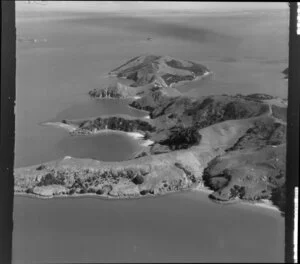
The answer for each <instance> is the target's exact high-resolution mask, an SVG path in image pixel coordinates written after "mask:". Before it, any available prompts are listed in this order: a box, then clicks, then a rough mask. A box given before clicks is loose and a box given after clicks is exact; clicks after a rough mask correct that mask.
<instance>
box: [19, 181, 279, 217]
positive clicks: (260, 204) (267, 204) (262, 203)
mask: <svg viewBox="0 0 300 264" xmlns="http://www.w3.org/2000/svg"><path fill="white" fill-rule="evenodd" d="M188 192H202V193H205V194H208V193H211V192H212V190H210V189H208V188H207V187H200V188H199V187H198V186H197V187H195V188H188V189H182V190H178V191H168V192H165V193H159V194H156V195H139V196H132V197H130V196H128V197H120V196H109V195H98V194H96V193H85V194H72V195H68V194H61V195H53V196H41V195H36V194H30V193H23V192H15V193H14V196H15V197H24V198H31V199H42V200H49V199H85V198H90V199H100V200H103V201H116V200H140V199H155V198H158V197H162V196H168V195H176V194H180V193H188ZM208 199H209V198H208ZM209 200H210V202H214V203H217V204H220V205H224V206H230V205H235V204H240V205H242V206H244V205H246V206H251V207H253V206H254V207H260V208H262V209H268V210H271V211H276V212H278V213H280V210H279V209H278V208H277V207H276V206H275V205H273V204H272V202H271V201H270V200H266V199H262V200H260V201H255V202H254V201H243V200H240V199H236V200H234V201H229V202H217V201H214V200H211V199H209Z"/></svg>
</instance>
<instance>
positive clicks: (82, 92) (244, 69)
mask: <svg viewBox="0 0 300 264" xmlns="http://www.w3.org/2000/svg"><path fill="white" fill-rule="evenodd" d="M70 15H72V17H71V18H70V17H66V16H64V13H59V14H56V15H55V13H51V14H49V15H48V16H47V14H46V13H44V14H43V15H39V14H38V13H34V12H32V13H30V12H28V13H26V14H25V15H24V14H22V13H20V12H19V13H17V20H16V22H17V34H18V35H19V36H20V37H26V38H37V39H39V38H40V39H43V38H45V39H47V42H40V43H30V42H18V43H17V78H16V80H17V102H16V147H15V166H16V167H21V166H27V165H33V164H37V163H41V162H45V161H49V160H53V159H59V158H61V157H63V156H64V155H70V156H76V155H77V154H78V151H77V149H78V148H82V147H83V145H82V142H83V140H82V139H78V140H77V139H69V136H68V134H67V133H65V131H61V130H60V129H56V128H50V127H47V128H45V127H41V126H40V125H39V124H40V122H45V121H49V120H61V119H64V118H66V119H67V118H82V117H90V116H99V115H101V114H115V113H128V114H131V115H134V116H143V115H144V113H140V112H138V111H134V110H132V109H129V108H128V107H127V106H126V102H120V101H113V100H102V101H97V102H96V101H92V100H90V99H89V98H88V96H87V92H88V91H89V90H91V89H94V88H98V87H103V86H106V85H108V83H109V79H108V78H106V77H105V76H106V75H107V73H108V72H109V71H110V70H111V69H114V68H116V67H117V66H119V65H120V64H122V63H124V62H125V61H127V60H128V59H130V58H131V57H134V56H137V55H140V54H145V53H148V54H150V53H152V54H161V55H170V56H174V57H178V58H181V59H187V60H195V61H199V62H201V63H203V64H205V65H207V66H208V67H210V68H211V70H213V71H214V72H215V76H214V79H213V80H207V81H203V82H196V83H193V84H189V85H185V86H183V87H181V88H180V90H181V91H183V92H187V94H189V95H192V96H199V95H208V94H223V93H227V94H231V93H244V94H248V93H253V92H265V93H269V94H273V95H278V96H280V97H286V95H287V83H286V81H285V80H284V79H283V76H282V74H281V71H282V70H283V69H284V68H285V67H287V58H288V46H287V39H288V12H287V11H284V10H283V11H272V12H271V11H270V12H265V13H260V12H254V13H251V12H249V13H248V14H243V16H239V15H236V14H234V15H230V14H229V15H223V16H218V15H217V17H216V14H212V15H211V16H209V15H207V14H206V15H201V14H198V15H186V16H185V15H180V16H162V15H161V16H145V17H142V16H132V15H120V14H101V15H99V14H89V15H87V14H84V13H82V14H81V13H76V14H69V16H70ZM271 33H272V34H271ZM147 37H151V38H152V41H146V39H147ZM270 43H272V45H270ZM101 137H102V136H98V137H95V138H94V139H87V140H85V141H87V145H86V147H85V148H86V150H84V151H81V152H80V154H79V156H80V157H82V156H85V157H90V156H95V147H96V146H97V148H98V146H99V152H98V153H99V154H98V156H97V157H98V158H103V157H104V156H106V160H112V159H113V157H114V153H117V152H119V154H118V157H117V156H116V158H117V159H118V160H120V159H126V158H128V157H129V156H130V155H131V152H132V150H134V151H136V150H138V149H139V146H138V144H137V142H136V141H134V140H133V139H129V138H128V137H126V136H123V135H112V136H110V137H108V136H103V137H105V138H103V139H101ZM91 141H94V142H95V145H94V146H93V144H89V143H88V142H91ZM104 141H105V142H107V144H108V143H109V144H110V151H109V152H108V151H107V148H106V147H100V144H101V142H104ZM70 142H72V143H70ZM71 145H72V147H71ZM89 150H90V151H89ZM102 151H103V152H102ZM89 152H90V153H89ZM101 152H102V153H101Z"/></svg>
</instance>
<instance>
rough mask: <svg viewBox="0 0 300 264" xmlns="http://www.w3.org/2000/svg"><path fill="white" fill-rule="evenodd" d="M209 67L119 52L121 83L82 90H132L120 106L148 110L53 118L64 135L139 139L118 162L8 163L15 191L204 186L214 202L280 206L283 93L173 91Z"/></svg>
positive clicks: (128, 194) (119, 192)
mask: <svg viewBox="0 0 300 264" xmlns="http://www.w3.org/2000/svg"><path fill="white" fill-rule="evenodd" d="M211 73H212V72H211V71H210V70H209V69H208V68H206V67H205V66H203V65H201V64H199V63H196V62H191V61H183V60H179V59H174V58H171V57H168V56H156V55H148V56H139V57H135V58H133V59H131V60H129V61H128V62H127V63H125V64H123V65H121V66H120V67H118V68H116V69H115V70H113V71H111V72H110V75H114V76H117V78H121V79H126V80H129V81H130V82H131V83H130V84H129V85H123V84H121V83H119V84H117V85H116V86H115V87H111V88H105V89H99V90H93V91H91V92H90V93H89V94H90V96H91V97H93V98H119V99H120V98H133V100H132V101H131V102H130V103H129V104H130V107H133V108H136V109H139V110H144V111H147V112H148V113H149V117H150V118H136V117H132V116H127V115H113V116H108V115H106V116H99V117H95V118H87V119H80V120H62V121H61V122H58V123H55V125H57V126H60V127H62V128H64V129H67V130H68V131H69V132H70V135H81V136H85V135H91V134H97V133H101V132H102V131H105V130H111V131H120V132H124V133H138V134H140V135H142V137H143V140H147V141H148V144H145V145H144V147H143V149H142V150H141V151H140V152H139V153H137V154H136V156H135V157H133V158H132V159H130V160H126V161H120V162H103V161H99V160H93V159H77V158H73V157H65V158H63V159H61V160H57V161H50V162H47V163H44V164H40V165H36V166H30V167H25V168H18V169H15V192H16V193H22V194H24V193H26V194H30V195H36V196H38V197H44V198H50V197H54V196H74V195H96V196H99V197H104V198H137V197H145V196H155V195H162V194H166V193H170V192H175V191H183V190H204V189H208V190H210V194H209V197H210V198H211V199H212V200H214V201H216V202H220V203H226V202H232V201H251V202H259V201H263V200H271V201H272V202H273V204H274V205H276V206H278V207H279V209H280V210H281V211H282V212H284V210H285V198H284V193H285V178H286V176H285V158H286V157H285V154H286V114H287V101H286V100H283V99H280V98H277V97H274V96H270V95H266V94H250V95H241V94H237V95H226V94H224V95H212V96H203V97H199V98H191V97H187V96H185V95H183V94H181V93H180V92H179V91H178V90H177V89H176V87H177V85H178V84H180V83H182V82H190V81H195V80H200V79H202V78H205V77H206V76H208V75H210V74H211Z"/></svg>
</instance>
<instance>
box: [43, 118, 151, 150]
mask: <svg viewBox="0 0 300 264" xmlns="http://www.w3.org/2000/svg"><path fill="white" fill-rule="evenodd" d="M145 118H147V119H148V117H145ZM149 118H150V117H149ZM42 125H45V126H48V125H50V126H55V127H59V128H63V129H65V130H67V131H68V132H69V133H72V132H75V131H76V130H77V129H78V128H77V127H76V126H75V125H70V124H64V123H61V122H46V123H42ZM105 133H116V134H125V135H127V136H129V137H131V138H133V139H135V140H138V141H140V142H139V143H140V145H141V146H145V147H147V146H150V145H151V144H153V143H154V141H152V140H150V139H144V135H143V134H142V133H139V132H126V131H122V130H113V129H101V130H97V131H91V132H90V133H89V134H87V135H84V136H90V135H92V136H94V135H99V134H105Z"/></svg>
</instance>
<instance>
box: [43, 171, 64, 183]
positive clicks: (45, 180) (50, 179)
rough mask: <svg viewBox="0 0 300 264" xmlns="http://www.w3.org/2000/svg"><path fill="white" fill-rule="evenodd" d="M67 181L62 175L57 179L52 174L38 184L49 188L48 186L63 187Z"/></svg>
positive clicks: (44, 177)
mask: <svg viewBox="0 0 300 264" xmlns="http://www.w3.org/2000/svg"><path fill="white" fill-rule="evenodd" d="M64 181H65V177H64V176H63V175H62V174H58V175H57V177H55V176H54V175H53V174H52V173H47V174H46V175H45V176H43V177H42V179H41V181H40V182H39V183H38V184H37V186H48V185H53V184H57V185H63V184H64Z"/></svg>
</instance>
